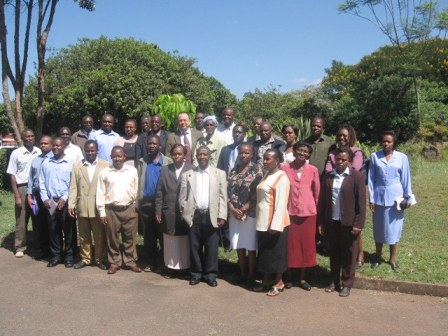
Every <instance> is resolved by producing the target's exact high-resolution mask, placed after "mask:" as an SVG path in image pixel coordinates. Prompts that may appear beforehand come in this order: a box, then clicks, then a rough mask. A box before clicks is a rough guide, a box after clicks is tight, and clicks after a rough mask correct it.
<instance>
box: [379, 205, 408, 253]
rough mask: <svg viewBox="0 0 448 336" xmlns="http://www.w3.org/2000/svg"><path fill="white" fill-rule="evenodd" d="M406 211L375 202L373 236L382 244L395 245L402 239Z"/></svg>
mask: <svg viewBox="0 0 448 336" xmlns="http://www.w3.org/2000/svg"><path fill="white" fill-rule="evenodd" d="M403 222H404V211H403V210H397V208H396V207H395V206H381V205H377V204H375V211H374V212H373V238H374V239H375V242H377V243H381V244H388V245H394V244H396V243H398V242H399V241H400V238H401V232H402V230H403Z"/></svg>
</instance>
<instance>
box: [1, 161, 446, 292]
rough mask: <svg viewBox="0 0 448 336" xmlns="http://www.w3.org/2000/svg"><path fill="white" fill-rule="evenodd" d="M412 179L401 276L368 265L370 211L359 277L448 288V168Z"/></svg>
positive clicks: (9, 209) (8, 212) (5, 202)
mask: <svg viewBox="0 0 448 336" xmlns="http://www.w3.org/2000/svg"><path fill="white" fill-rule="evenodd" d="M412 175H413V191H414V193H415V195H416V198H417V204H416V205H415V206H414V207H412V208H411V209H409V210H406V213H405V224H404V229H403V236H402V239H401V242H400V244H399V246H398V261H399V264H400V270H399V272H397V273H394V272H392V270H391V268H390V266H389V265H388V264H386V263H383V264H382V265H381V266H380V267H379V268H378V269H377V270H375V271H372V270H371V269H370V265H369V263H368V262H369V258H370V256H371V255H373V253H374V252H375V243H374V241H373V234H372V221H371V214H370V211H369V210H368V214H367V221H366V226H365V229H364V231H363V241H364V250H365V254H366V264H365V265H364V266H363V267H362V268H361V269H360V270H359V271H358V274H360V275H363V276H366V277H371V278H384V279H401V280H410V281H419V282H431V283H447V284H448V206H447V205H446V202H447V200H448V177H447V176H448V164H447V163H446V162H427V161H423V160H421V161H413V162H412ZM0 201H1V203H2V205H1V206H0V209H1V211H0V241H1V242H2V243H3V239H4V237H6V236H8V235H10V236H11V234H12V233H13V232H14V226H15V224H14V206H13V201H14V199H13V196H12V194H11V193H9V192H6V191H2V190H0ZM29 226H31V225H29ZM140 243H141V242H139V244H140ZM388 253H389V249H388V247H387V246H384V249H383V258H384V259H386V260H387V258H388ZM220 258H221V259H225V260H228V261H230V262H236V260H237V258H236V253H235V252H234V251H233V252H231V253H223V251H220ZM318 263H319V266H320V267H323V268H325V269H327V270H328V269H329V260H328V258H327V257H324V256H320V255H319V256H318Z"/></svg>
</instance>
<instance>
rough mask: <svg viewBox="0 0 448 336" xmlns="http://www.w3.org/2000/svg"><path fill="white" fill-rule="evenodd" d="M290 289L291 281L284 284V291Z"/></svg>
mask: <svg viewBox="0 0 448 336" xmlns="http://www.w3.org/2000/svg"><path fill="white" fill-rule="evenodd" d="M291 288H292V282H291V281H288V282H285V289H291Z"/></svg>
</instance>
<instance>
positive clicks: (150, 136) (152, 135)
mask: <svg viewBox="0 0 448 336" xmlns="http://www.w3.org/2000/svg"><path fill="white" fill-rule="evenodd" d="M152 138H154V139H155V138H157V141H158V142H159V144H160V137H159V136H158V135H157V134H151V135H148V138H147V139H146V142H148V141H149V139H152Z"/></svg>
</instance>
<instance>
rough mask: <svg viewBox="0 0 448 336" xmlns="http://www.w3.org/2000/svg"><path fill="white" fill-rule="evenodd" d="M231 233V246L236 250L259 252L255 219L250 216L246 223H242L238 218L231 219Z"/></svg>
mask: <svg viewBox="0 0 448 336" xmlns="http://www.w3.org/2000/svg"><path fill="white" fill-rule="evenodd" d="M229 232H230V234H229V236H230V244H231V246H232V248H233V249H234V250H236V249H246V250H248V251H256V250H257V230H256V222H255V218H253V217H249V216H248V217H246V220H245V221H240V220H238V219H236V218H233V217H230V218H229Z"/></svg>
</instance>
